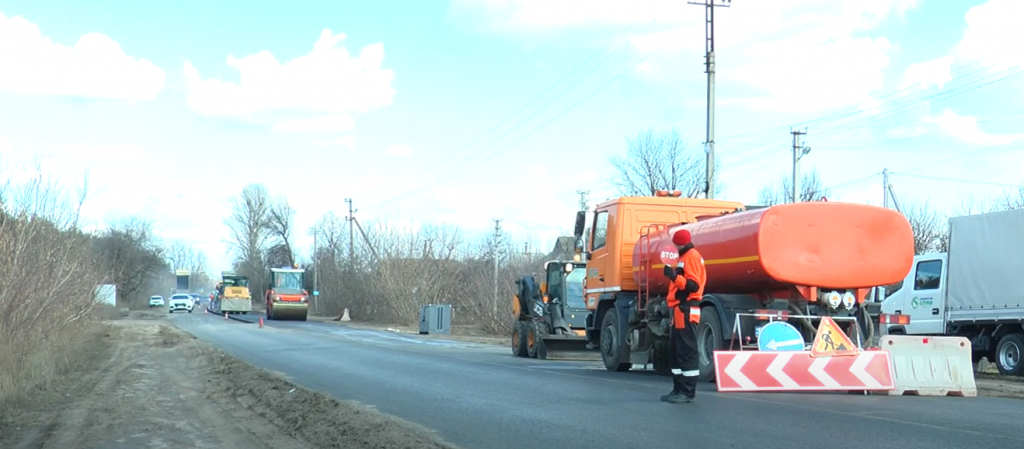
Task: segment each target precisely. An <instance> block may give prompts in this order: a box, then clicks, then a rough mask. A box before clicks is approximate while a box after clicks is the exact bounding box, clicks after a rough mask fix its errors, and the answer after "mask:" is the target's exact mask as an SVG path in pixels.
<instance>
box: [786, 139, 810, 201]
mask: <svg viewBox="0 0 1024 449" xmlns="http://www.w3.org/2000/svg"><path fill="white" fill-rule="evenodd" d="M789 133H790V134H792V135H793V186H792V187H793V192H792V195H793V196H792V197H791V198H792V199H793V202H794V203H799V202H800V158H802V157H804V156H806V155H807V153H810V152H811V147H805V146H801V145H800V136H802V135H804V134H807V128H804V130H803V131H790V132H789Z"/></svg>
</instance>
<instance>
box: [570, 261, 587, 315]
mask: <svg viewBox="0 0 1024 449" xmlns="http://www.w3.org/2000/svg"><path fill="white" fill-rule="evenodd" d="M586 275H587V269H586V268H582V267H577V268H576V269H575V270H572V272H571V273H569V274H567V275H566V276H565V296H566V298H565V305H567V306H569V307H570V308H573V309H585V308H587V303H586V302H584V301H583V278H584V277H586Z"/></svg>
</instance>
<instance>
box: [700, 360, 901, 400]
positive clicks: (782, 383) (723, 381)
mask: <svg viewBox="0 0 1024 449" xmlns="http://www.w3.org/2000/svg"><path fill="white" fill-rule="evenodd" d="M715 378H716V382H717V383H718V391H722V392H729V391H736V392H739V391H747V392H750V391H843V390H847V391H849V390H872V391H882V390H894V389H896V384H895V382H894V380H893V374H892V359H890V357H889V353H888V352H887V351H864V352H861V353H860V354H857V355H854V356H839V357H811V352H810V351H783V352H775V351H771V352H761V351H715Z"/></svg>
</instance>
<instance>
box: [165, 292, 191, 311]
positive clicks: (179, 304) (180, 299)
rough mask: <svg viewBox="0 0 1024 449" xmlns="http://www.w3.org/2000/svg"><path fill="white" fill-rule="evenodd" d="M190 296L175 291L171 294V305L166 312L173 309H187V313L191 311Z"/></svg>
mask: <svg viewBox="0 0 1024 449" xmlns="http://www.w3.org/2000/svg"><path fill="white" fill-rule="evenodd" d="M193 305H194V304H192V297H191V296H189V295H186V294H184V293H177V294H174V295H171V305H170V307H169V308H168V310H167V313H174V311H175V310H187V311H188V313H192V307H193Z"/></svg>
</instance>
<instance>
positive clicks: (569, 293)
mask: <svg viewBox="0 0 1024 449" xmlns="http://www.w3.org/2000/svg"><path fill="white" fill-rule="evenodd" d="M586 271H587V270H586V264H585V263H583V262H574V261H562V260H552V261H548V262H546V263H545V264H544V277H545V281H544V282H543V283H541V284H540V285H538V284H537V281H536V280H535V279H534V278H533V276H523V277H521V278H519V279H518V280H516V285H517V287H516V292H517V294H516V295H515V297H514V299H513V301H512V310H513V314H514V315H515V316H516V323H515V327H514V329H513V331H512V354H513V355H515V356H516V357H530V358H538V359H547V360H599V359H600V353H599V352H597V351H596V348H594V347H592V346H588V345H587V337H586V330H585V328H586V322H587V315H588V314H589V313H590V312H589V311H588V310H587V307H586V304H585V303H584V302H583V280H584V278H585V277H586Z"/></svg>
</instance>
